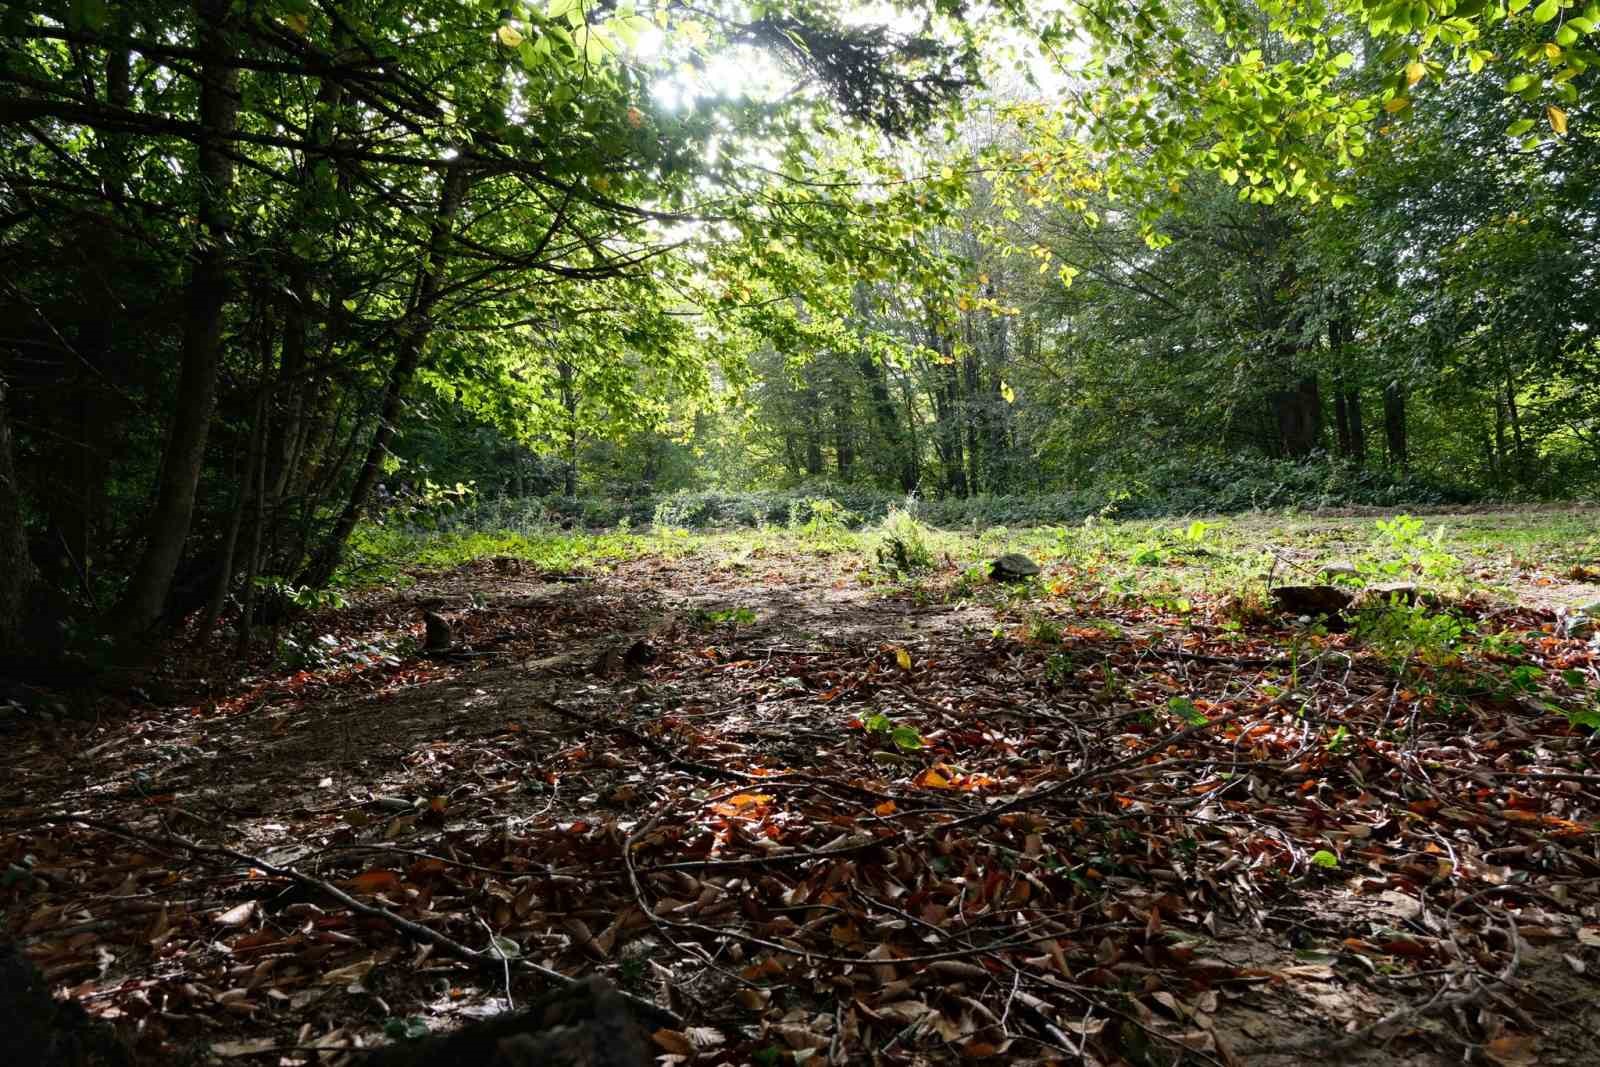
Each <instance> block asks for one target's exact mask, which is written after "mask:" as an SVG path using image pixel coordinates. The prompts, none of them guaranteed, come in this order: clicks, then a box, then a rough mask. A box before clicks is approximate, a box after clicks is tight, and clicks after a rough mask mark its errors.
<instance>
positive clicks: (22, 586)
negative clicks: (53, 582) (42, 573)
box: [0, 378, 38, 663]
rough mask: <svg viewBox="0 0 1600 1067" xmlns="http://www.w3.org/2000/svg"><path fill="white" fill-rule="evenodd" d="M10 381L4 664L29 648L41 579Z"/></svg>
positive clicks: (1, 475) (0, 537) (0, 518)
mask: <svg viewBox="0 0 1600 1067" xmlns="http://www.w3.org/2000/svg"><path fill="white" fill-rule="evenodd" d="M6 407H7V404H6V382H5V379H4V378H0V573H3V574H4V575H5V579H4V580H3V581H0V663H9V662H14V661H17V660H21V659H23V658H24V657H25V656H26V653H27V651H28V644H29V642H28V639H27V635H28V630H29V628H30V621H36V620H30V619H29V617H28V616H29V614H30V610H29V608H30V603H31V600H32V593H33V587H34V585H35V583H37V581H38V572H37V571H35V570H34V566H33V557H32V556H30V555H29V554H28V531H27V529H26V527H25V526H24V525H23V521H22V487H21V486H20V485H18V484H17V472H16V467H15V464H14V463H13V460H12V455H11V419H10V416H9V415H8V414H7V411H6Z"/></svg>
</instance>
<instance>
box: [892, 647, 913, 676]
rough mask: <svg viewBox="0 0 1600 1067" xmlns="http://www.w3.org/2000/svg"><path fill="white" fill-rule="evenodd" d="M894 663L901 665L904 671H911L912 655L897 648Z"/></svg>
mask: <svg viewBox="0 0 1600 1067" xmlns="http://www.w3.org/2000/svg"><path fill="white" fill-rule="evenodd" d="M894 661H895V662H896V663H898V664H900V669H901V670H903V671H909V670H910V669H911V653H909V652H907V651H906V650H905V649H903V648H897V649H895V650H894Z"/></svg>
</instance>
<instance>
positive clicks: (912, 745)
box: [889, 726, 927, 752]
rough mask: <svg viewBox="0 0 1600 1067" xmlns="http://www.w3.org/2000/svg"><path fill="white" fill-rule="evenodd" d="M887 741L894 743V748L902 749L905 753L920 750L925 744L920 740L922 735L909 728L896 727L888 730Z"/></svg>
mask: <svg viewBox="0 0 1600 1067" xmlns="http://www.w3.org/2000/svg"><path fill="white" fill-rule="evenodd" d="M889 740H891V741H893V742H894V743H895V747H897V748H901V749H904V750H905V751H907V752H911V751H914V750H915V749H919V748H922V747H923V746H925V745H926V744H927V742H926V741H924V740H923V739H922V735H921V734H919V733H917V731H916V730H914V729H912V728H911V727H909V726H896V727H895V728H894V729H893V730H890V731H889Z"/></svg>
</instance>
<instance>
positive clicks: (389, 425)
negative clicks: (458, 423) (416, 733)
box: [300, 156, 467, 589]
mask: <svg viewBox="0 0 1600 1067" xmlns="http://www.w3.org/2000/svg"><path fill="white" fill-rule="evenodd" d="M466 192H467V169H466V165H465V163H464V162H463V161H462V159H461V157H460V156H457V157H456V161H455V162H453V163H452V164H451V165H450V166H449V167H447V168H446V169H445V175H444V183H443V185H442V187H441V188H440V191H439V208H438V210H437V211H436V212H435V213H434V219H433V227H432V229H431V231H430V233H429V236H428V251H427V254H426V255H425V256H424V257H423V261H422V266H421V267H420V268H419V270H418V274H417V282H416V288H415V296H414V298H413V300H412V305H411V308H410V309H409V310H408V311H407V313H406V317H405V319H404V321H402V322H401V324H400V327H399V333H400V342H399V351H398V352H397V353H396V354H395V360H394V364H393V366H391V367H390V369H389V380H388V382H387V384H386V385H385V386H384V391H383V403H382V405H381V406H380V407H379V409H378V425H377V429H375V430H374V431H373V434H372V443H371V445H370V446H369V447H368V448H367V456H366V459H365V460H364V461H363V462H362V464H361V470H360V473H358V474H357V475H356V481H355V484H354V485H353V486H352V487H351V489H350V495H349V497H348V498H347V499H346V500H345V504H344V508H343V510H342V511H340V513H339V518H338V520H337V521H335V522H334V524H333V529H332V530H330V531H329V533H328V536H327V538H326V540H324V542H323V544H322V547H321V549H320V550H319V551H318V552H317V555H316V558H314V559H313V560H312V561H311V562H310V563H309V564H307V566H306V569H305V570H304V571H303V572H302V574H301V576H300V584H301V585H309V586H311V587H312V588H314V589H320V588H321V587H323V586H325V585H327V584H328V579H330V578H332V577H333V572H334V571H336V570H338V569H339V561H340V560H341V559H342V558H343V557H344V545H345V542H346V541H347V540H349V538H350V533H351V531H353V530H354V529H355V528H356V522H357V521H359V520H360V518H361V509H362V508H364V507H365V506H366V503H367V497H368V496H370V495H371V494H372V487H373V486H375V485H377V484H378V475H379V474H380V473H382V471H383V460H384V457H385V456H387V455H388V454H389V443H390V442H391V441H393V440H394V434H395V428H396V426H397V425H398V423H399V419H400V406H401V404H402V403H404V401H405V393H406V389H407V388H408V387H409V386H410V385H411V379H412V378H413V377H415V376H416V373H417V367H418V366H419V365H420V364H421V362H422V351H423V348H424V346H425V345H426V344H427V342H428V336H429V333H430V332H431V330H432V326H433V323H432V320H431V318H430V315H431V313H432V311H433V305H434V302H435V301H436V300H437V299H438V296H439V289H440V283H441V282H442V280H443V277H444V269H445V264H446V261H447V260H448V259H449V255H450V236H451V232H452V230H453V228H454V226H455V220H456V216H457V215H458V214H459V213H460V211H461V202H462V201H463V200H464V199H465V198H466Z"/></svg>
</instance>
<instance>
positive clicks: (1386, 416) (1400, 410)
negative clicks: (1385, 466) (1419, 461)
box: [1383, 382, 1411, 470]
mask: <svg viewBox="0 0 1600 1067" xmlns="http://www.w3.org/2000/svg"><path fill="white" fill-rule="evenodd" d="M1383 437H1384V444H1385V445H1386V446H1387V448H1388V453H1389V465H1390V466H1392V467H1398V468H1400V469H1401V470H1405V469H1406V468H1407V466H1408V465H1409V464H1410V462H1411V457H1410V456H1409V455H1408V454H1407V448H1406V394H1405V390H1404V389H1402V388H1401V386H1400V383H1399V382H1390V383H1389V387H1388V388H1387V389H1385V390H1384V391H1383Z"/></svg>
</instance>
